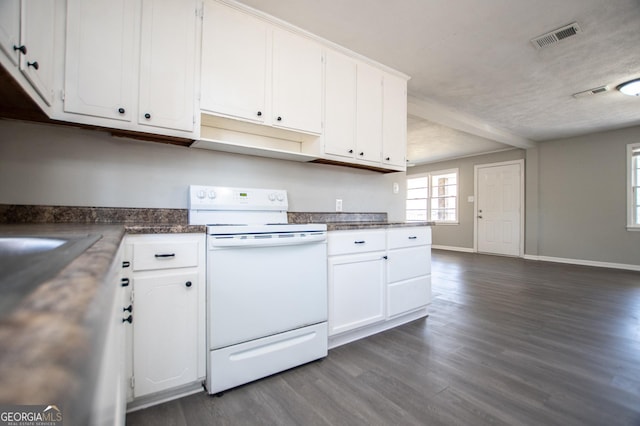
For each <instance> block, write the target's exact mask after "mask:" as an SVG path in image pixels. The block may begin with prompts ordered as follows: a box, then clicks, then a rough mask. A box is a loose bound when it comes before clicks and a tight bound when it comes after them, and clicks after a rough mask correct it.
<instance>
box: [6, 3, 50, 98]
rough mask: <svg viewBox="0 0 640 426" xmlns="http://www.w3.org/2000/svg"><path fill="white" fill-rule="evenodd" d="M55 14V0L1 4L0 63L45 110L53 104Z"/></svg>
mask: <svg viewBox="0 0 640 426" xmlns="http://www.w3.org/2000/svg"><path fill="white" fill-rule="evenodd" d="M55 12H56V0H22V1H20V0H2V1H1V2H0V50H1V51H2V52H4V55H5V56H4V57H3V58H0V59H1V60H0V63H1V64H4V66H5V68H6V70H7V71H8V72H9V73H10V74H12V75H13V76H14V78H15V79H16V80H18V83H19V84H20V85H22V87H23V88H26V89H28V92H29V94H30V95H31V96H32V97H33V98H34V100H36V101H38V99H36V97H37V96H39V97H40V99H41V100H42V101H44V104H42V103H41V102H38V103H39V104H41V106H42V107H43V109H45V110H47V108H48V107H49V106H51V104H52V103H53V85H54V47H55V16H56V13H55ZM5 58H6V60H5ZM16 66H17V67H16ZM23 83H26V84H23ZM32 89H33V90H34V92H33V93H31V92H30V91H31V90H32ZM45 105H46V106H45Z"/></svg>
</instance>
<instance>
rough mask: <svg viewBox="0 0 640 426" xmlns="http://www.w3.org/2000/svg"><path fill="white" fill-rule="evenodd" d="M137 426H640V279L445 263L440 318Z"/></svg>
mask: <svg viewBox="0 0 640 426" xmlns="http://www.w3.org/2000/svg"><path fill="white" fill-rule="evenodd" d="M127 424H128V425H304V426H311V425H349V426H350V425H385V426H386V425H394V426H399V425H473V426H477V425H545V426H546V425H562V426H569V425H580V426H584V425H598V426H599V425H607V426H612V425H634V426H640V273H638V272H629V271H619V270H612V269H602V268H590V267H581V266H570V265H562V264H553V263H544V262H533V261H526V260H523V259H514V258H506V257H498V256H487V255H477V254H468V253H455V252H446V251H437V250H434V252H433V302H432V303H431V305H430V316H429V318H428V319H426V320H418V321H414V322H413V323H410V324H407V325H405V326H402V327H398V328H396V329H394V330H390V331H388V332H385V333H381V334H378V335H376V336H372V337H370V338H367V339H363V340H360V341H357V342H354V343H351V344H348V345H345V346H342V347H339V348H336V349H334V350H331V351H330V352H329V356H328V357H327V358H326V359H324V360H323V361H320V362H314V363H311V364H308V365H305V366H302V367H299V368H295V369H292V370H289V371H286V372H283V373H281V374H278V375H275V376H272V377H269V378H266V379H263V380H260V381H257V382H254V383H251V384H248V385H245V386H242V387H239V388H236V389H234V390H231V391H228V392H226V393H225V394H224V396H222V397H221V398H217V397H209V396H207V395H206V394H205V393H204V392H203V393H200V394H196V395H192V396H189V397H186V398H182V399H180V400H176V401H172V402H168V403H165V404H162V405H158V406H155V407H151V408H148V409H145V410H141V411H137V412H134V413H130V414H129V415H128V416H127Z"/></svg>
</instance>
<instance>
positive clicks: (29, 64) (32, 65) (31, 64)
mask: <svg viewBox="0 0 640 426" xmlns="http://www.w3.org/2000/svg"><path fill="white" fill-rule="evenodd" d="M27 66H28V67H33V69H35V70H38V68H40V65H38V61H33V62H27Z"/></svg>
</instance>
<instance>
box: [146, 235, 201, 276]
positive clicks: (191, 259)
mask: <svg viewBox="0 0 640 426" xmlns="http://www.w3.org/2000/svg"><path fill="white" fill-rule="evenodd" d="M198 250H199V248H198V242H197V241H180V242H173V241H166V242H164V241H154V242H148V243H143V242H138V243H135V244H134V245H133V270H134V271H146V270H153V269H169V268H189V267H193V266H198Z"/></svg>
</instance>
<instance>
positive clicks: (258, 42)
mask: <svg viewBox="0 0 640 426" xmlns="http://www.w3.org/2000/svg"><path fill="white" fill-rule="evenodd" d="M267 45H268V25H267V23H266V22H264V21H261V20H259V19H257V18H254V17H252V16H251V15H248V14H246V13H243V12H240V11H238V10H236V9H233V8H231V7H227V6H224V5H222V4H220V3H218V2H215V1H206V2H205V5H204V22H203V28H202V76H201V90H202V96H201V101H200V109H201V110H203V111H206V112H211V113H215V114H221V115H228V116H231V117H237V118H241V119H245V120H250V121H254V122H257V123H263V122H264V121H265V117H266V113H267V111H266V108H265V106H266V81H267Z"/></svg>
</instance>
